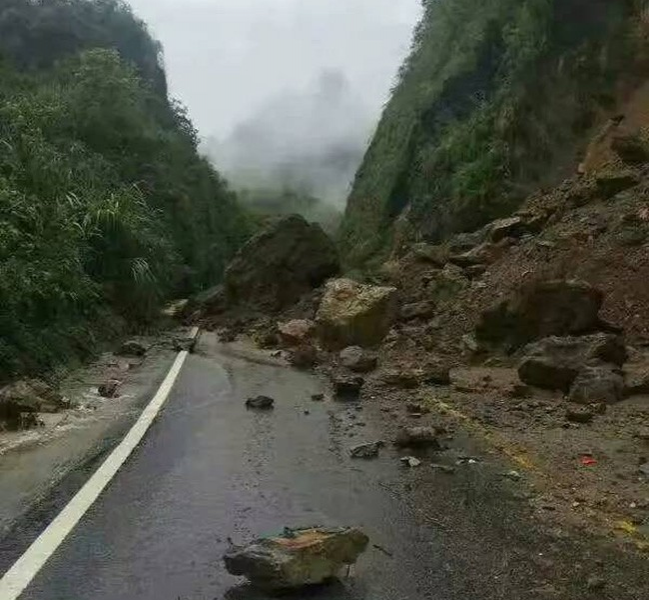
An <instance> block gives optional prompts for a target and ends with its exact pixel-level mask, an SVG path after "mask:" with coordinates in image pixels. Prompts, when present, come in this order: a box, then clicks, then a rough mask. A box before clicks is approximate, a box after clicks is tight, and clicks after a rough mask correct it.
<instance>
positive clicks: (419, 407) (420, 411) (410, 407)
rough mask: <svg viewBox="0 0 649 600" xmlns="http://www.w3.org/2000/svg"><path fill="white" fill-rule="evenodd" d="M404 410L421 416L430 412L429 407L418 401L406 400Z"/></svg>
mask: <svg viewBox="0 0 649 600" xmlns="http://www.w3.org/2000/svg"><path fill="white" fill-rule="evenodd" d="M406 411H407V412H408V413H410V414H415V415H420V416H421V415H427V414H428V413H430V408H428V407H427V406H424V405H423V404H420V403H419V402H408V404H406Z"/></svg>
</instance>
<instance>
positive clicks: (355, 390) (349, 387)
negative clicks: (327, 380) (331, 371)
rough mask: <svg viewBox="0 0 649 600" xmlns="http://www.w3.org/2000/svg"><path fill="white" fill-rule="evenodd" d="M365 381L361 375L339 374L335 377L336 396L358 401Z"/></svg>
mask: <svg viewBox="0 0 649 600" xmlns="http://www.w3.org/2000/svg"><path fill="white" fill-rule="evenodd" d="M364 384H365V379H363V377H361V376H360V375H348V374H346V373H338V374H336V375H334V377H333V386H334V391H335V393H336V396H337V397H338V398H342V399H357V398H358V397H359V396H360V394H361V390H362V389H363V385H364Z"/></svg>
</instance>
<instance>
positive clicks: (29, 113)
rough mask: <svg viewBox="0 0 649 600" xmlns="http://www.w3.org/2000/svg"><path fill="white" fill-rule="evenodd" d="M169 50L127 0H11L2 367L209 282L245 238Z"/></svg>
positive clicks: (5, 91) (5, 37) (4, 88)
mask: <svg viewBox="0 0 649 600" xmlns="http://www.w3.org/2000/svg"><path fill="white" fill-rule="evenodd" d="M161 64H162V63H161V56H160V47H159V45H158V43H157V42H155V41H154V40H153V39H152V38H151V37H150V36H149V34H148V32H147V29H146V26H145V25H144V24H143V23H142V22H141V21H139V20H138V19H137V18H135V17H134V16H133V14H132V13H131V11H130V9H129V8H128V7H127V6H126V5H125V4H124V3H122V2H121V1H119V0H97V1H88V0H52V1H48V2H33V1H31V0H8V1H5V2H3V4H2V7H0V380H1V379H3V378H6V377H8V376H11V375H12V374H14V373H17V372H24V371H32V370H37V369H40V368H43V367H49V366H52V365H54V364H56V363H58V362H60V361H63V360H65V358H66V357H71V356H76V355H79V354H83V353H86V352H87V351H89V350H91V349H92V348H93V346H94V345H95V343H94V341H93V335H92V334H93V332H94V331H96V330H97V327H98V324H99V323H100V322H103V323H106V322H110V323H111V324H114V323H116V322H118V321H122V322H123V321H126V322H131V323H133V324H141V323H145V322H147V321H148V320H149V319H150V318H151V316H152V315H154V314H155V313H156V312H157V310H158V308H159V307H160V304H161V303H162V302H163V301H164V300H165V299H166V298H168V297H169V296H170V295H173V294H179V293H187V292H188V291H190V290H191V289H194V288H197V287H201V286H206V285H208V284H213V283H214V282H215V281H217V280H218V279H219V277H220V276H221V274H222V271H223V266H224V264H225V262H226V261H227V260H228V258H229V257H230V256H231V255H232V254H233V252H234V251H235V250H236V249H237V248H238V246H239V245H240V243H241V242H242V241H243V240H244V239H245V238H246V236H247V232H248V224H247V220H246V219H245V218H244V216H243V215H242V213H241V211H240V210H239V208H238V205H237V203H236V199H235V198H234V196H233V194H232V193H231V192H230V191H229V190H228V188H227V186H226V184H225V183H224V182H223V180H222V179H221V178H220V176H219V175H218V174H217V173H216V172H215V171H214V170H213V169H212V167H211V166H210V165H209V163H208V162H207V161H206V160H205V159H203V158H202V157H200V156H199V155H198V153H197V135H196V132H195V130H194V128H193V126H192V124H191V122H190V121H189V120H188V118H187V116H186V114H185V112H184V110H183V108H182V107H180V106H179V105H177V104H175V103H174V102H172V101H170V100H169V99H168V98H167V92H166V83H165V74H164V70H163V68H162V66H161ZM115 316H118V317H120V319H115Z"/></svg>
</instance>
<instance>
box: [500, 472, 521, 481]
mask: <svg viewBox="0 0 649 600" xmlns="http://www.w3.org/2000/svg"><path fill="white" fill-rule="evenodd" d="M501 476H502V477H504V478H505V479H509V480H510V481H520V480H521V479H523V476H522V475H521V474H520V473H519V472H518V471H507V472H505V473H501Z"/></svg>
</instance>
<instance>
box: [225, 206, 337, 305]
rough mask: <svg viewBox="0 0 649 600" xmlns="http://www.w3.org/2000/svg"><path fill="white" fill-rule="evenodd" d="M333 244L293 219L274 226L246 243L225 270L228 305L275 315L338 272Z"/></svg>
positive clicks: (317, 227) (315, 227) (319, 231)
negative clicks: (269, 312) (274, 313)
mask: <svg viewBox="0 0 649 600" xmlns="http://www.w3.org/2000/svg"><path fill="white" fill-rule="evenodd" d="M339 269H340V264H339V261H338V254H337V252H336V248H335V246H334V243H333V242H332V241H331V240H330V239H329V237H328V236H327V234H326V233H325V232H324V231H323V230H322V228H321V227H320V225H317V224H315V223H308V222H307V221H305V220H304V218H302V217H300V216H298V215H291V216H288V217H285V218H283V219H280V220H278V221H275V222H274V223H273V224H272V225H270V226H269V227H268V228H266V229H265V230H264V231H262V232H261V233H259V234H258V235H256V236H254V237H253V238H252V239H251V240H249V241H248V242H247V243H246V244H245V245H244V246H243V248H241V250H239V252H238V254H237V255H236V256H235V258H234V259H233V260H232V262H231V263H230V265H229V266H228V268H227V269H226V271H225V281H224V287H225V294H226V298H227V301H228V304H230V305H245V306H247V307H250V308H254V309H257V310H261V311H271V312H274V311H278V310H281V309H282V308H284V307H286V306H289V305H291V304H293V303H295V302H296V301H297V300H298V299H299V298H300V296H301V295H302V294H304V293H305V292H307V291H309V290H311V289H313V288H316V287H318V286H320V285H321V284H322V283H323V282H324V281H325V280H326V279H328V278H329V277H332V276H333V275H335V274H336V273H338V271H339Z"/></svg>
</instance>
